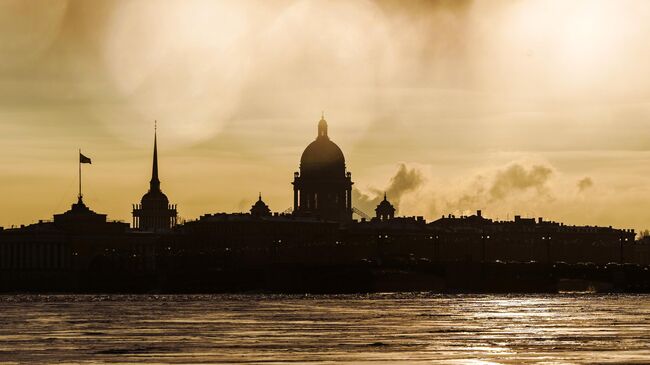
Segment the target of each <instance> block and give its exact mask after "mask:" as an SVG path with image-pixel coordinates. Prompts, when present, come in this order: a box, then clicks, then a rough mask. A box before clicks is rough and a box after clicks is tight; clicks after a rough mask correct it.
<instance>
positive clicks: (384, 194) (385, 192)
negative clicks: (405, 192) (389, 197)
mask: <svg viewBox="0 0 650 365" xmlns="http://www.w3.org/2000/svg"><path fill="white" fill-rule="evenodd" d="M384 201H386V192H385V191H384Z"/></svg>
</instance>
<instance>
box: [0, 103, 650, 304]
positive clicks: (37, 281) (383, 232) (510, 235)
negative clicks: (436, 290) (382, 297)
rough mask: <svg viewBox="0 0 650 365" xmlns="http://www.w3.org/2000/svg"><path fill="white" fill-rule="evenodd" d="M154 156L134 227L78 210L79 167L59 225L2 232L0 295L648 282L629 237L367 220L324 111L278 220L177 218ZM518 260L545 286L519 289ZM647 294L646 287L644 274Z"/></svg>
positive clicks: (646, 255)
mask: <svg viewBox="0 0 650 365" xmlns="http://www.w3.org/2000/svg"><path fill="white" fill-rule="evenodd" d="M80 156H82V155H81V153H80ZM84 157H85V156H84ZM152 157H153V159H152V169H151V179H150V181H149V189H148V191H147V192H146V193H145V194H144V195H143V196H142V199H141V201H140V203H138V204H133V205H132V217H133V221H132V225H131V226H129V224H127V223H124V222H116V221H109V220H107V216H106V214H100V213H96V212H94V211H93V210H91V209H90V208H89V207H88V206H87V205H86V204H85V203H84V202H83V200H82V194H81V165H80V173H79V177H80V191H79V196H78V201H77V202H76V203H74V204H72V206H71V208H70V210H68V211H66V212H64V213H62V214H54V216H53V220H41V221H38V223H34V224H30V225H24V226H21V227H18V228H13V227H12V228H8V229H4V228H2V227H0V292H2V291H16V290H44V291H52V290H63V291H66V290H71V291H78V290H82V291H83V290H97V291H132V290H142V291H148V290H162V291H165V290H169V291H188V290H190V291H192V290H195V291H201V292H203V291H240V290H257V289H261V290H270V291H278V290H281V291H284V290H285V289H286V288H290V289H288V290H298V291H300V290H305V291H310V290H314V288H316V290H319V291H321V292H339V291H341V290H343V289H342V288H344V290H351V291H353V292H355V291H359V290H361V291H374V290H382V288H384V287H382V286H380V285H379V286H378V284H376V282H375V281H373V280H375V279H373V277H374V276H373V275H375V274H374V273H376V272H377V270H379V271H380V272H384V271H383V270H386V271H385V272H386V273H387V274H385V275H388V276H386V278H388V279H387V280H388V282H390V283H393V284H394V283H395V282H396V281H395V280H397V279H396V278H395V277H394V276H393V274H394V273H395V272H411V273H413V274H414V275H416V277H420V276H417V275H424V274H426V275H429V277H430V279H431V280H432V281H426V282H422V283H424V284H422V285H423V286H421V287H413V286H412V285H413V283H414V282H418V281H417V280H420V279H417V280H415V281H413V280H411V279H410V278H411V277H408V278H407V279H403V280H402V279H400V280H398V281H397V282H398V283H399V285H398V286H397V287H396V288H397V289H400V290H402V289H409V290H411V289H412V290H421V289H423V290H431V288H432V286H431V285H434V284H435V283H437V282H439V281H440V280H443V281H444V282H445V284H444V285H445V287H447V288H453V287H458V286H459V285H460V287H463V285H466V286H468V287H473V285H479V284H480V285H484V286H482V287H481V288H483V289H485V288H486V287H493V286H494V285H497V287H499V285H501V284H500V283H509V284H508V285H510V284H512V285H515V286H514V287H515V288H516V287H517V285H524V286H523V288H530V287H531V285H533V288H540V286H537V287H535V286H534V285H545V286H544V288H547V289H544V290H553V289H548V288H553V287H555V286H556V285H557V283H558V282H559V281H558V280H560V279H561V278H562V277H566V276H567V275H568V276H569V277H578V278H583V277H584V276H585V275H586V274H585V271H584V270H591V271H589V273H591V274H593V275H603V273H606V274H607V275H610V274H611V276H612V277H614V278H617V277H620V275H622V274H621V273H620V272H619V271H617V270H619V268H624V269H625V270H628V271H626V273H628V274H625V275H631V274H629V272H633V273H634V275H637V274H638V275H646V273H648V272H650V271H649V270H648V268H650V266H647V267H645V268H644V266H640V265H650V240H639V241H635V232H634V230H631V229H616V228H612V227H595V226H569V225H564V224H563V223H558V222H553V221H547V220H544V219H542V218H538V219H534V218H522V217H520V216H515V219H514V220H513V221H510V220H508V221H498V220H497V221H495V220H492V219H488V218H486V217H484V216H483V214H482V212H481V211H480V210H477V212H476V214H474V215H469V216H463V215H461V216H454V215H451V214H450V215H448V216H443V217H442V218H439V219H437V220H434V221H431V222H427V221H426V220H425V219H424V218H423V217H404V216H402V217H398V216H396V213H397V210H398V208H399V206H397V205H393V204H391V202H390V201H389V200H388V196H387V195H386V194H384V197H383V200H381V201H380V202H379V204H378V205H377V207H376V209H375V217H368V216H367V215H366V214H365V213H363V212H361V211H359V210H358V209H356V208H355V207H354V206H353V200H352V186H353V182H352V174H351V173H350V172H349V171H348V170H347V167H346V161H345V156H344V154H343V151H342V150H341V148H339V146H338V145H337V144H336V143H334V142H333V141H332V140H331V138H330V136H329V131H328V125H327V121H326V120H325V118H324V116H322V115H321V118H320V120H319V121H318V124H317V135H316V138H315V140H314V141H312V142H311V143H309V145H308V146H307V147H306V148H305V149H304V151H303V153H302V155H301V157H300V165H299V171H297V172H295V173H294V177H293V182H292V185H293V210H288V211H285V212H272V211H271V209H270V208H269V206H268V205H267V204H266V203H265V202H264V201H263V200H262V194H261V193H260V194H259V195H258V199H257V201H256V202H255V203H254V204H253V205H252V206H251V208H250V211H249V212H247V213H211V214H204V215H202V216H200V217H198V218H197V219H193V220H188V221H184V222H179V221H178V218H177V217H178V211H177V206H176V204H170V203H169V199H168V197H167V195H166V194H165V193H163V191H162V189H161V181H160V179H159V168H158V136H157V130H155V131H154V143H153V156H152ZM80 158H81V157H80ZM86 159H87V161H88V162H89V161H90V159H88V158H86ZM80 163H84V162H81V161H80ZM353 213H355V214H358V215H360V216H361V219H359V220H357V219H354V218H353ZM503 263H509V264H508V265H507V266H503V265H502V264H503ZM521 263H526V266H525V268H526V270H527V271H526V272H527V273H528V274H530V273H532V274H530V275H532V276H533V277H534V280H533V281H531V282H534V283H537V284H521V283H520V282H519V281H517V280H519V279H518V278H520V274H521V273H522V271H521V270H522V269H521V266H518V265H520V264H521ZM585 263H587V264H585ZM622 263H627V264H633V265H637V266H634V269H633V270H632V269H631V268H630V267H623V266H622V265H621V264H622ZM613 264H616V265H618V266H615V265H613ZM566 265H569V266H568V269H566V268H565V267H566ZM571 265H573V266H571ZM594 265H604V266H602V267H600V266H594ZM607 265H609V266H607ZM486 267H487V268H489V270H496V271H494V273H493V275H496V276H494V278H495V279H494V280H487V281H486V280H484V274H485V272H486V271H485V270H487V269H485V268H486ZM513 270H514V271H513ZM608 270H609V271H608ZM620 270H623V269H620ZM630 270H632V271H630ZM635 270H636V271H635ZM476 273H478V274H476ZM475 274H476V275H475ZM528 274H527V275H528ZM591 274H589V275H591ZM381 275H384V274H381ZM459 278H463V279H462V280H464V281H462V280H461V281H462V283H460V284H459V282H458V280H459ZM513 280H514V281H513ZM599 280H603V279H602V278H600V279H599ZM420 282H421V281H420ZM315 283H317V284H315ZM477 283H478V284H477ZM481 283H482V284H481ZM513 283H514V284H513ZM539 283H542V284H539ZM393 284H391V285H393ZM436 285H437V284H436ZM635 285H637V284H635ZM639 285H641V284H639ZM643 285H648V290H650V278H648V281H647V284H643ZM283 288H284V289H283ZM301 288H302V289H301ZM389 288H395V287H389ZM499 288H501V289H500V290H503V287H499ZM483 289H481V290H483Z"/></svg>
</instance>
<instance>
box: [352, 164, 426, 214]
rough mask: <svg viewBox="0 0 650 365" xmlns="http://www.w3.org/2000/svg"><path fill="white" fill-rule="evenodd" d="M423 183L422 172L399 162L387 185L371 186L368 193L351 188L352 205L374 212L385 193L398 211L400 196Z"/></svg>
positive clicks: (368, 212)
mask: <svg viewBox="0 0 650 365" xmlns="http://www.w3.org/2000/svg"><path fill="white" fill-rule="evenodd" d="M423 183H424V178H423V176H422V172H421V171H420V170H418V169H417V168H415V167H411V168H409V167H407V166H406V164H403V163H402V164H400V165H399V168H398V169H397V172H396V173H395V175H394V176H393V177H392V178H391V179H390V182H389V184H388V186H387V187H386V188H385V189H384V190H383V191H382V190H381V189H376V188H371V193H370V194H364V193H362V192H361V191H359V190H358V189H357V188H354V189H353V190H352V205H353V206H355V207H357V208H359V209H361V210H362V211H363V212H365V213H366V214H370V215H371V216H372V214H374V211H375V208H376V207H377V205H378V204H379V202H381V201H382V200H383V198H384V193H385V194H386V196H387V198H388V200H389V201H390V202H391V203H392V204H393V206H394V207H395V209H396V210H397V211H398V212H399V210H398V209H399V204H400V200H401V198H402V196H403V195H404V194H407V193H409V192H413V191H415V190H417V189H418V188H420V187H421V186H422V184H423Z"/></svg>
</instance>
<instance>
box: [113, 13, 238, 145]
mask: <svg viewBox="0 0 650 365" xmlns="http://www.w3.org/2000/svg"><path fill="white" fill-rule="evenodd" d="M118 5H119V6H118V7H117V8H116V9H115V13H114V15H113V22H112V25H111V27H110V30H109V32H108V38H107V42H106V46H105V59H106V63H107V66H108V68H109V71H110V72H111V75H112V77H113V81H114V85H115V87H116V89H117V91H118V92H119V93H120V94H121V96H122V97H124V98H125V99H128V101H129V104H128V105H129V108H131V109H132V110H131V112H133V111H135V113H127V114H131V115H133V114H136V115H138V117H140V118H141V119H140V120H139V121H137V122H140V125H142V126H143V127H146V128H144V129H145V130H146V132H147V133H149V132H150V131H149V129H150V123H151V122H152V121H153V120H154V119H159V120H161V119H162V120H163V121H165V126H166V128H170V129H171V132H172V133H173V134H174V135H175V137H176V138H175V142H180V143H183V142H193V141H198V140H200V139H202V138H204V137H205V136H206V135H212V134H214V133H215V132H217V131H218V130H219V129H220V128H221V127H222V126H223V123H224V122H225V120H227V118H228V116H229V115H230V113H231V112H232V110H233V108H235V106H236V104H237V101H238V99H239V97H240V92H241V85H242V79H243V77H244V75H245V74H246V72H245V69H246V67H247V59H246V57H245V49H244V48H245V47H246V45H247V43H246V42H244V41H243V39H242V38H243V37H244V34H245V32H246V30H247V28H248V27H249V24H248V18H247V16H246V14H245V9H244V8H243V7H242V6H239V5H238V3H227V4H226V3H222V2H213V1H192V2H185V1H166V2H162V3H161V2H149V1H141V2H124V3H119V4H118ZM108 125H109V126H116V123H115V121H114V120H113V121H108ZM122 127H123V126H120V125H119V123H118V124H117V128H115V130H116V131H118V130H120V129H123V128H122ZM136 130H137V129H136ZM143 132H144V131H143ZM129 133H130V134H131V136H133V134H132V133H133V129H131V131H129ZM125 137H126V136H125ZM131 138H132V137H131Z"/></svg>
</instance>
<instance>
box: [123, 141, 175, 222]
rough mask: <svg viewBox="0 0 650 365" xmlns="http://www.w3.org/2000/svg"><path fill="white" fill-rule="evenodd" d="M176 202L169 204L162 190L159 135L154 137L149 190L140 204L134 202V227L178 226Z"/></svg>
mask: <svg viewBox="0 0 650 365" xmlns="http://www.w3.org/2000/svg"><path fill="white" fill-rule="evenodd" d="M177 217H178V212H177V210H176V204H169V199H168V198H167V195H165V193H163V192H162V190H160V180H159V179H158V136H157V133H156V132H154V137H153V167H152V169H151V181H150V182H149V191H147V193H146V194H144V195H143V196H142V200H141V201H140V204H133V228H135V229H138V230H141V231H153V232H160V231H168V230H170V229H172V228H173V227H175V226H176V223H177Z"/></svg>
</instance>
